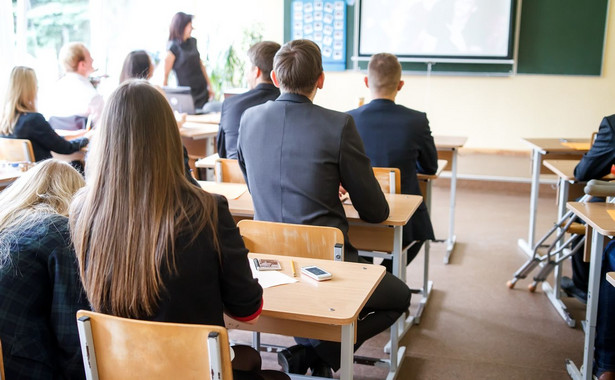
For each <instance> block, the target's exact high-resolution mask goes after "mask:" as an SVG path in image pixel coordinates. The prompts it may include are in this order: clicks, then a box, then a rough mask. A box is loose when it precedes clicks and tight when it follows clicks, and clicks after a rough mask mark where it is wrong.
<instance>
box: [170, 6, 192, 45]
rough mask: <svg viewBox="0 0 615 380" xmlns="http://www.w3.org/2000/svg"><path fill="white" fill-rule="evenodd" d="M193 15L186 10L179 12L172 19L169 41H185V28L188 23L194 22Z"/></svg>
mask: <svg viewBox="0 0 615 380" xmlns="http://www.w3.org/2000/svg"><path fill="white" fill-rule="evenodd" d="M193 17H194V16H193V15H189V14H187V13H184V12H177V13H175V16H173V19H171V26H169V41H177V42H183V41H184V30H185V29H186V25H188V24H189V23H191V22H192V18H193Z"/></svg>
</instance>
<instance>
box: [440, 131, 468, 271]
mask: <svg viewBox="0 0 615 380" xmlns="http://www.w3.org/2000/svg"><path fill="white" fill-rule="evenodd" d="M467 140H468V138H467V137H465V136H434V142H435V144H436V150H437V151H438V158H440V159H446V160H448V162H449V164H450V165H449V167H450V169H451V200H450V209H449V216H448V237H447V238H446V254H445V255H444V264H448V262H449V260H450V257H451V254H452V253H453V249H455V240H456V236H455V204H456V197H457V153H458V152H459V148H461V147H462V146H464V145H465V143H466V141H467Z"/></svg>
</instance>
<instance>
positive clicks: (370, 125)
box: [348, 53, 438, 271]
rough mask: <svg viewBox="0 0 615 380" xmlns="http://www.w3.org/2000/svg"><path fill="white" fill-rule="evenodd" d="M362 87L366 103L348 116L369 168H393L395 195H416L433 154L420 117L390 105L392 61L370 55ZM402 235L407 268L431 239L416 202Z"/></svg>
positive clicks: (432, 166)
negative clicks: (397, 174) (398, 177)
mask: <svg viewBox="0 0 615 380" xmlns="http://www.w3.org/2000/svg"><path fill="white" fill-rule="evenodd" d="M365 85H366V86H367V87H368V88H369V90H370V93H371V96H372V101H371V102H369V103H368V104H366V105H364V106H362V107H359V108H357V109H354V110H352V111H349V112H348V113H349V114H350V115H351V116H352V117H353V119H354V121H355V123H356V124H357V130H358V131H359V135H361V139H363V144H364V145H365V152H366V154H367V156H368V157H369V158H370V160H371V162H372V166H376V167H393V168H398V169H399V170H400V172H401V192H402V193H403V194H414V195H421V190H420V188H419V183H418V180H417V177H416V174H417V171H418V172H420V173H424V174H434V173H435V172H436V171H437V170H438V153H437V151H436V145H435V144H434V141H433V137H432V136H431V130H430V129H429V121H428V120H427V116H426V115H425V113H423V112H419V111H415V110H412V109H409V108H406V107H404V106H402V105H399V104H395V97H396V96H397V92H398V91H399V90H401V88H402V87H403V85H404V81H402V80H401V65H400V64H399V61H398V60H397V57H396V56H394V55H392V54H388V53H381V54H376V55H374V56H372V58H371V59H370V61H369V65H368V67H367V76H366V77H365ZM403 231H404V233H403V246H404V247H405V246H407V245H408V244H410V243H412V242H413V241H416V243H415V244H414V245H412V246H411V247H410V248H409V249H408V263H410V261H412V259H414V257H415V256H416V255H417V253H418V252H419V250H420V249H421V246H422V245H423V242H424V241H425V240H433V239H434V238H435V237H434V232H433V227H432V226H431V219H430V218H429V212H428V211H427V206H426V205H425V202H422V203H421V205H420V206H419V208H418V210H417V211H416V212H415V213H414V215H412V218H410V221H409V222H408V224H406V225H405V226H404V229H403ZM384 265H385V266H386V267H387V269H388V270H389V271H391V267H392V265H391V260H385V261H384Z"/></svg>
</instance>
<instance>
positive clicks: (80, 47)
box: [59, 42, 88, 73]
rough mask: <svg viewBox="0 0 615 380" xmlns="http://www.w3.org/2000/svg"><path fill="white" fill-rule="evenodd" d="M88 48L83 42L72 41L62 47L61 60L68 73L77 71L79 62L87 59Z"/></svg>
mask: <svg viewBox="0 0 615 380" xmlns="http://www.w3.org/2000/svg"><path fill="white" fill-rule="evenodd" d="M87 52H88V48H86V47H85V45H84V44H82V43H81V42H71V43H69V44H67V45H64V46H63V47H62V49H60V55H59V60H60V63H61V64H62V67H63V68H64V71H66V72H67V73H74V72H75V71H77V67H78V66H79V62H81V61H85V56H86V54H87Z"/></svg>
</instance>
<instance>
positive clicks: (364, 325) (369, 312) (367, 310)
mask: <svg viewBox="0 0 615 380" xmlns="http://www.w3.org/2000/svg"><path fill="white" fill-rule="evenodd" d="M350 248H351V249H354V248H352V247H350ZM347 250H348V249H347ZM355 251H356V250H355ZM410 296H411V293H410V289H409V288H408V285H406V284H405V283H404V282H403V281H402V280H400V279H399V278H397V277H395V276H393V275H392V274H391V273H388V272H387V273H385V274H384V277H383V278H382V281H380V284H378V286H377V287H376V289H375V290H374V293H373V294H372V295H371V297H370V298H369V299H368V300H367V303H366V304H365V306H364V307H363V310H361V313H359V320H358V321H357V342H356V343H355V346H354V349H355V351H356V350H357V349H358V348H359V347H360V346H361V344H363V342H365V341H366V340H367V339H369V338H371V337H373V336H375V335H378V334H379V333H381V332H383V331H384V330H386V329H387V328H389V326H391V325H392V324H393V323H394V322H395V321H397V319H398V318H399V317H400V316H401V315H402V314H403V313H404V312H406V311H407V310H408V308H409V307H410ZM295 340H296V341H297V343H299V344H302V345H304V346H312V347H313V348H314V350H315V351H316V354H317V355H318V358H319V359H320V360H322V361H323V362H325V363H326V364H327V365H328V366H329V367H331V368H332V369H333V370H334V371H337V370H338V369H339V368H340V353H341V343H339V342H329V341H324V340H318V339H306V338H295Z"/></svg>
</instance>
